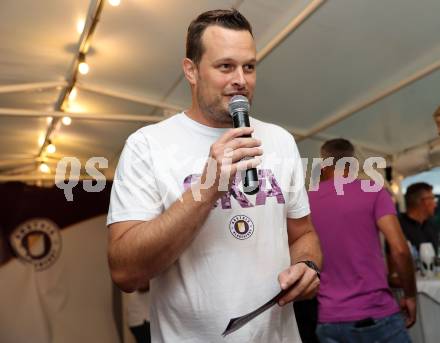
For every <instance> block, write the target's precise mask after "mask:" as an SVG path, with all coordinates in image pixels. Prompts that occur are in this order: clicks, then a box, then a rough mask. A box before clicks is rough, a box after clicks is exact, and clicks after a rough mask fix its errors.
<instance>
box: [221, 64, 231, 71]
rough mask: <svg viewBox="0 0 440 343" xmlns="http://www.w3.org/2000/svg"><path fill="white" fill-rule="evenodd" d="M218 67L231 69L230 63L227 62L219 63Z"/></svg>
mask: <svg viewBox="0 0 440 343" xmlns="http://www.w3.org/2000/svg"><path fill="white" fill-rule="evenodd" d="M220 69H222V70H228V69H231V65H230V64H227V63H225V64H221V65H220Z"/></svg>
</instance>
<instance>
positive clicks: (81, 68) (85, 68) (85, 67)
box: [78, 62, 90, 75]
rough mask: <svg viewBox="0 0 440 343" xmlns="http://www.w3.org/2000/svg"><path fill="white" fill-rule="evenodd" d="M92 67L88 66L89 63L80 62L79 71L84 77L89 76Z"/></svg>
mask: <svg viewBox="0 0 440 343" xmlns="http://www.w3.org/2000/svg"><path fill="white" fill-rule="evenodd" d="M89 70H90V67H89V65H88V64H87V62H80V64H79V65H78V71H79V72H80V73H81V74H82V75H87V74H88V73H89Z"/></svg>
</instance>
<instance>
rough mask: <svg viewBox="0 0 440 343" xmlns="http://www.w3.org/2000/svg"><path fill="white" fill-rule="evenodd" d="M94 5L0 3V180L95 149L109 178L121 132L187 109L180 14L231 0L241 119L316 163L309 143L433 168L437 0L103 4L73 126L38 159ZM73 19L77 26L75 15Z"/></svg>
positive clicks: (439, 74)
mask: <svg viewBox="0 0 440 343" xmlns="http://www.w3.org/2000/svg"><path fill="white" fill-rule="evenodd" d="M100 2H101V1H100V0H92V1H88V0H75V1H71V0H70V1H69V0H57V1H49V0H44V1H33V0H18V1H16V0H2V1H1V2H0V42H1V44H0V180H12V179H20V178H21V179H24V178H29V179H32V178H34V177H37V176H39V174H38V171H37V170H36V168H37V166H38V164H37V163H36V161H41V160H42V159H47V161H48V162H49V163H50V165H51V167H52V169H54V168H53V167H54V165H55V163H56V161H57V160H59V159H60V158H61V157H63V156H75V157H77V158H79V159H80V160H81V161H82V162H83V163H85V161H86V160H87V159H88V158H90V157H92V156H103V157H105V158H107V159H108V160H109V164H110V168H109V169H108V170H107V175H111V174H112V171H113V168H114V165H115V163H116V162H117V159H118V156H119V153H120V151H121V149H122V146H123V144H124V141H125V139H126V137H127V136H128V135H129V134H130V133H131V132H133V131H134V130H136V129H137V128H138V127H141V126H143V125H146V123H151V122H155V121H159V120H161V119H163V118H164V115H166V113H170V111H176V110H178V109H184V108H186V107H187V106H188V105H189V104H190V93H189V89H188V87H187V85H186V82H185V80H184V79H183V76H182V72H181V60H182V58H183V57H184V45H185V43H184V40H185V34H186V28H187V26H188V24H189V22H190V21H191V20H192V19H193V18H194V17H195V16H196V15H197V14H199V13H200V12H202V11H204V10H208V9H214V8H228V7H231V6H234V7H238V9H239V10H240V11H241V12H242V13H243V14H244V15H245V16H246V17H247V18H248V19H249V21H250V22H251V23H252V25H253V28H254V34H255V37H256V41H257V48H258V51H259V55H258V56H259V64H258V68H257V75H258V82H257V91H256V95H255V98H254V104H253V109H252V111H253V115H254V116H256V117H257V118H260V119H262V120H265V121H271V122H275V123H278V124H280V125H282V126H284V127H285V128H287V129H288V130H290V131H291V132H292V133H294V134H295V136H296V138H297V140H298V141H299V148H300V150H301V153H302V155H303V156H308V157H318V148H319V145H320V144H321V143H322V140H323V139H327V138H332V137H346V138H348V139H351V140H353V142H355V143H356V144H357V146H358V147H359V149H360V150H361V151H363V152H364V154H367V155H371V154H373V155H374V154H380V155H383V156H387V157H388V158H390V160H393V159H394V160H396V158H397V160H398V161H399V163H400V164H399V166H401V170H400V171H401V172H402V173H404V174H405V173H410V172H414V171H418V170H421V169H425V168H428V167H430V166H431V165H432V163H433V161H432V160H431V161H430V160H429V149H430V147H431V146H433V145H435V144H436V137H437V132H436V129H435V124H434V121H433V118H432V113H433V112H434V110H435V109H436V108H437V107H438V106H439V105H440V96H439V90H440V38H439V37H440V36H439V33H440V21H439V20H438V13H440V1H438V0H420V1H414V0H387V1H382V0H369V1H365V0H327V1H325V0H290V1H289V0H275V1H264V0H241V1H240V0H235V1H232V0H230V1H213V0H211V1H208V0H198V1H191V2H187V1H177V0H161V1H159V0H122V1H121V5H120V6H118V7H112V6H110V5H109V4H108V3H107V2H104V3H103V7H102V12H101V15H100V18H99V21H98V22H97V25H96V29H95V31H94V32H93V35H92V36H90V41H89V42H90V44H91V45H90V49H89V50H88V52H87V62H88V64H89V66H90V72H89V73H88V74H87V75H85V76H83V75H79V74H78V78H77V80H76V83H75V86H76V88H77V89H78V96H77V98H76V100H75V101H74V102H72V103H70V106H69V108H68V109H67V110H68V112H70V113H71V116H72V117H73V122H72V124H71V125H70V126H62V125H57V126H56V127H55V130H53V132H52V131H51V134H50V137H49V138H51V140H52V142H53V143H55V144H56V146H57V152H56V153H55V154H52V155H47V154H42V155H40V148H41V147H40V146H39V143H38V140H39V137H40V136H42V137H44V136H45V135H46V133H47V129H48V127H49V124H48V123H47V120H46V118H47V116H49V115H51V114H52V115H54V116H57V115H62V113H61V114H60V113H59V112H55V113H52V112H54V111H58V110H59V109H58V108H56V103H57V101H58V100H59V98H60V94H62V90H63V88H64V87H68V86H69V82H70V81H71V78H72V70H73V69H72V68H73V66H74V63H75V60H76V57H77V54H78V51H79V49H81V47H82V46H83V45H82V44H83V43H84V37H85V35H86V33H87V32H88V30H89V29H90V25H91V22H92V19H93V16H94V14H95V13H96V9H97V8H98V6H99V4H100ZM86 18H88V20H87V22H86V25H85V29H84V33H83V34H81V33H80V32H78V31H77V22H78V21H79V20H81V19H82V20H85V19H86ZM164 109H165V111H164ZM57 113H58V114H57ZM79 116H82V118H77V117H79ZM427 142H429V145H426V147H427V148H426V149H425V150H426V151H427V153H426V158H425V157H423V159H421V160H420V161H418V162H417V163H416V162H414V161H412V159H411V158H410V157H411V154H407V153H406V152H407V151H408V149H409V150H411V148H412V147H416V146H417V147H418V148H419V149H420V147H424V144H426V143H427ZM425 150H423V151H425ZM408 156H409V157H408ZM402 161H403V162H402ZM24 175H26V176H25V177H24Z"/></svg>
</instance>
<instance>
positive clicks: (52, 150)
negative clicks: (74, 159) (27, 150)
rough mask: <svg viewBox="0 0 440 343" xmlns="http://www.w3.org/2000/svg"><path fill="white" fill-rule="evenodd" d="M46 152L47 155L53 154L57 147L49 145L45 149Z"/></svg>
mask: <svg viewBox="0 0 440 343" xmlns="http://www.w3.org/2000/svg"><path fill="white" fill-rule="evenodd" d="M46 151H47V153H49V154H53V153H55V151H57V147H56V146H55V144H52V143H50V144H49V145H48V146H47V147H46Z"/></svg>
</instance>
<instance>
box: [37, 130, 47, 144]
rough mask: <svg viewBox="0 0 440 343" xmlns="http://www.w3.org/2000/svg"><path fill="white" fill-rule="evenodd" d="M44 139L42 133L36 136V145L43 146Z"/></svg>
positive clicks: (44, 136)
mask: <svg viewBox="0 0 440 343" xmlns="http://www.w3.org/2000/svg"><path fill="white" fill-rule="evenodd" d="M45 140H46V135H45V134H44V133H41V134H40V135H39V136H38V146H40V147H41V146H43V144H44V141H45Z"/></svg>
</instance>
